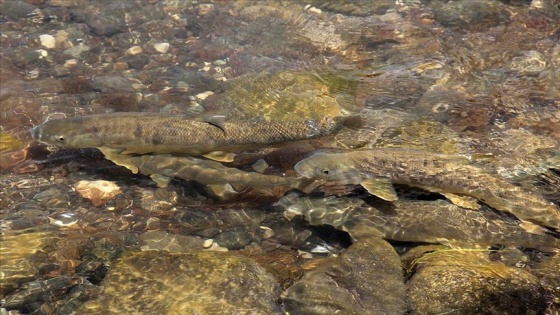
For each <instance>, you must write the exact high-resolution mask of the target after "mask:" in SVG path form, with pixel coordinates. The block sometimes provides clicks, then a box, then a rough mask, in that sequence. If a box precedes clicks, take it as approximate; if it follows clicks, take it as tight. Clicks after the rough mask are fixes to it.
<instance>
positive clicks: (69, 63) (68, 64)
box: [64, 59, 78, 69]
mask: <svg viewBox="0 0 560 315" xmlns="http://www.w3.org/2000/svg"><path fill="white" fill-rule="evenodd" d="M77 64H78V60H76V59H68V60H66V61H65V62H64V67H65V68H68V69H71V68H74V67H75V66H76V65H77Z"/></svg>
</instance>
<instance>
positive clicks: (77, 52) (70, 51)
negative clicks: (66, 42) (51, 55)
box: [64, 45, 91, 59]
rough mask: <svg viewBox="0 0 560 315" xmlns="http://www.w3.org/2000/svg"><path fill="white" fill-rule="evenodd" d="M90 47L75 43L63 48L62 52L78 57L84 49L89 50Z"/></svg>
mask: <svg viewBox="0 0 560 315" xmlns="http://www.w3.org/2000/svg"><path fill="white" fill-rule="evenodd" d="M90 49H91V48H89V46H86V45H76V46H73V47H70V48H68V49H66V50H64V54H66V55H70V56H72V57H74V58H76V59H79V58H80V55H81V54H82V53H84V52H86V51H89V50H90Z"/></svg>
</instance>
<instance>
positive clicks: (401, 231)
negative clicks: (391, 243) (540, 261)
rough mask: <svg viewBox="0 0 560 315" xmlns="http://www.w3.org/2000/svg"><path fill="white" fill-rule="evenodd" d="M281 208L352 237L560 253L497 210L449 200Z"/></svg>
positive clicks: (290, 200)
mask: <svg viewBox="0 0 560 315" xmlns="http://www.w3.org/2000/svg"><path fill="white" fill-rule="evenodd" d="M276 205H277V206H279V207H281V209H283V210H284V214H285V216H286V217H288V218H290V219H291V218H293V217H294V216H297V215H302V216H303V217H304V218H305V219H306V220H307V221H308V222H309V223H310V224H312V225H323V224H326V225H331V226H333V227H335V228H337V229H340V230H344V231H346V232H348V233H349V234H350V235H351V236H352V238H354V239H358V240H359V239H360V238H361V237H369V236H378V237H382V238H385V239H389V240H395V241H402V242H426V243H438V244H443V245H447V246H451V247H460V248H470V247H490V246H522V247H527V248H535V249H538V250H541V251H546V252H558V250H559V249H560V239H558V238H556V237H554V236H552V235H547V234H544V235H536V234H531V233H528V232H526V231H525V230H524V229H523V228H522V227H520V226H519V225H518V224H516V223H515V222H512V221H505V220H503V219H501V218H499V217H498V216H496V215H495V214H493V213H492V212H491V211H472V210H470V209H465V208H461V207H459V206H456V205H454V204H451V203H449V202H447V201H445V200H441V199H440V200H435V201H396V202H394V203H387V202H383V201H377V202H366V201H364V200H363V199H360V198H356V197H353V198H350V197H338V198H337V197H334V196H329V197H325V198H310V197H302V196H298V194H296V193H290V194H288V195H286V196H284V197H282V198H281V199H280V200H279V201H278V202H277V203H276Z"/></svg>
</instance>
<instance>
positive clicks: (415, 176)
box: [294, 148, 560, 233]
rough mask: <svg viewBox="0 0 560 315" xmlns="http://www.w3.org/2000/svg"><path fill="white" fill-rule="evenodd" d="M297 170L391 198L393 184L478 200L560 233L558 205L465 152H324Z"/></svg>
mask: <svg viewBox="0 0 560 315" xmlns="http://www.w3.org/2000/svg"><path fill="white" fill-rule="evenodd" d="M294 168H295V170H296V172H297V173H299V174H300V175H302V176H304V177H308V178H315V179H319V180H322V181H324V182H325V181H326V182H331V181H332V182H336V183H342V184H356V185H357V184H361V185H362V186H363V187H364V188H366V190H368V191H369V192H370V193H371V194H373V195H376V196H378V197H380V198H382V199H385V200H388V201H394V200H397V196H396V193H395V190H394V188H393V186H392V184H393V183H394V184H404V185H408V186H413V187H418V188H422V189H425V190H428V191H432V192H437V193H441V194H443V195H444V196H446V197H447V198H448V199H449V200H451V201H452V202H453V203H455V204H457V205H460V206H463V207H470V208H475V209H476V208H478V204H477V203H476V200H473V199H472V198H475V199H478V200H480V201H483V202H484V203H486V204H487V205H489V206H491V207H493V208H494V209H496V210H500V211H505V212H509V213H511V214H513V215H515V216H516V217H517V218H518V219H520V220H521V221H523V224H524V225H523V226H524V228H525V229H526V230H527V231H531V232H533V233H542V232H543V231H542V230H541V229H540V227H539V226H536V225H535V224H537V225H540V226H545V227H549V228H552V229H555V230H556V231H560V210H559V209H558V207H556V206H555V205H554V204H553V203H551V202H549V201H547V200H546V199H544V198H543V197H542V196H540V195H538V194H537V193H534V192H532V191H529V190H527V189H524V188H522V187H519V186H516V185H514V184H512V183H510V182H508V181H507V180H505V179H502V178H500V177H499V176H498V175H494V174H491V173H489V172H486V171H485V170H483V169H482V168H479V167H476V166H473V165H470V163H469V159H468V158H467V157H464V156H454V155H445V154H437V153H431V152H425V151H420V150H410V149H396V148H379V149H370V150H356V151H349V152H343V153H327V152H319V153H315V154H313V155H312V156H310V157H308V158H305V159H303V160H302V161H300V162H298V163H297V164H296V165H295V167H294Z"/></svg>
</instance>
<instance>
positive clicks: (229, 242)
mask: <svg viewBox="0 0 560 315" xmlns="http://www.w3.org/2000/svg"><path fill="white" fill-rule="evenodd" d="M214 241H215V242H216V243H218V245H220V246H223V247H225V248H227V249H231V250H235V249H243V248H245V246H247V245H249V244H250V243H251V242H252V241H253V236H252V235H251V234H250V233H249V232H248V231H247V229H246V228H244V227H234V228H232V229H229V230H227V231H224V232H222V233H220V234H218V235H216V236H215V237H214Z"/></svg>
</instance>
